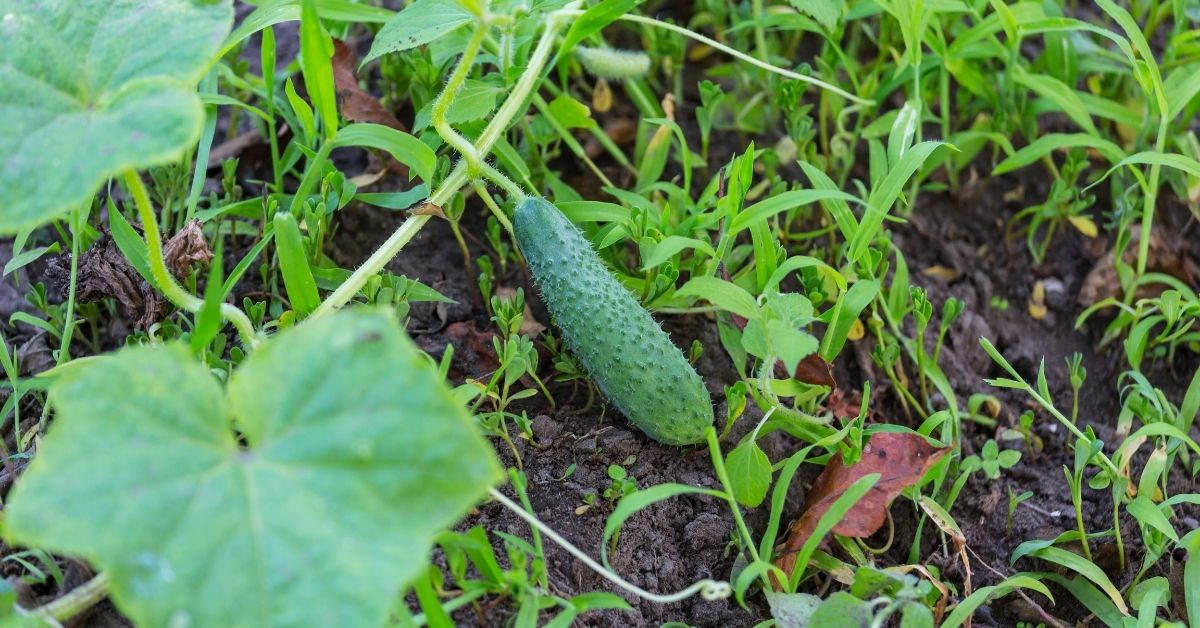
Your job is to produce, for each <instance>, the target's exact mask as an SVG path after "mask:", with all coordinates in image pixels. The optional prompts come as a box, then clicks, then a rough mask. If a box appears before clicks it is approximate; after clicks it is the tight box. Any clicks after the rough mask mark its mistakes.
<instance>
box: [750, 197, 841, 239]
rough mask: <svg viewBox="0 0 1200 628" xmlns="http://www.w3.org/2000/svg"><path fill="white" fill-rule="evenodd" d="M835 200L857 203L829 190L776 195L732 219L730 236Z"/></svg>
mask: <svg viewBox="0 0 1200 628" xmlns="http://www.w3.org/2000/svg"><path fill="white" fill-rule="evenodd" d="M833 199H837V200H840V201H842V202H850V201H857V200H858V199H856V198H855V197H854V196H852V195H850V194H847V193H845V192H843V191H841V190H831V189H814V190H792V191H790V192H784V193H783V194H776V195H775V196H772V197H771V198H768V199H765V200H762V201H759V202H757V203H755V204H753V205H751V206H750V207H747V208H746V209H744V210H742V212H741V213H739V214H738V215H737V218H734V219H733V222H732V223H730V225H729V233H730V235H736V234H738V233H741V232H742V231H743V230H744V229H747V228H749V227H750V226H751V225H753V224H754V223H756V222H758V221H762V220H766V219H768V218H770V217H772V216H774V215H776V214H779V213H781V212H785V211H789V210H792V209H795V208H797V207H802V206H804V205H808V204H810V203H816V202H820V201H829V200H833Z"/></svg>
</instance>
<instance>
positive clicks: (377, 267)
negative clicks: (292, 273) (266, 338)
mask: <svg viewBox="0 0 1200 628" xmlns="http://www.w3.org/2000/svg"><path fill="white" fill-rule="evenodd" d="M577 6H579V2H578V1H576V2H571V3H569V4H567V5H566V7H564V8H563V9H560V10H558V11H555V12H553V13H551V14H550V17H549V19H548V20H547V24H546V29H545V30H544V31H543V32H542V37H541V39H539V40H538V44H537V47H536V48H535V49H534V51H533V54H532V55H531V56H530V58H529V65H528V66H527V67H526V68H525V72H524V73H522V74H521V77H520V78H519V79H518V80H517V84H516V85H515V86H514V87H513V90H512V91H511V92H510V93H509V96H508V98H507V99H505V101H504V104H503V105H501V106H500V110H499V111H497V112H496V115H495V116H493V117H492V119H491V121H490V122H488V125H487V127H486V128H484V130H483V133H481V134H480V135H479V138H478V139H477V140H476V141H475V145H474V147H475V150H476V152H477V153H478V154H480V155H486V154H488V152H489V151H491V149H492V146H494V145H495V143H496V141H497V140H499V139H500V135H501V134H502V133H504V132H505V131H506V130H508V126H509V123H510V122H512V119H513V117H514V116H516V115H517V113H518V112H520V111H521V110H522V109H523V108H524V107H526V102H525V101H526V100H527V99H528V98H529V94H530V92H531V91H533V88H534V86H535V84H536V82H537V81H538V80H539V79H540V78H541V75H542V69H543V68H544V67H545V65H546V61H547V60H548V59H549V58H550V51H551V48H552V47H553V45H554V39H555V37H556V36H557V34H558V31H559V28H560V27H561V25H562V22H563V18H564V17H569V16H573V15H575V14H578V13H580V12H578V11H574V9H575V7H577ZM480 165H481V167H482V174H483V175H484V176H486V177H488V178H489V179H491V180H492V181H495V182H497V184H499V185H500V186H501V187H504V188H505V191H506V192H508V193H509V194H511V195H513V196H514V198H515V199H517V198H520V197H521V195H518V194H514V192H513V189H512V188H515V189H516V191H518V192H519V191H520V188H517V187H516V184H514V183H512V182H511V181H509V180H508V178H507V177H503V175H500V174H499V171H497V170H496V169H495V168H493V167H491V166H490V165H488V164H487V163H485V162H481V163H480ZM497 175H499V176H497ZM472 178H473V177H471V176H469V174H468V168H467V164H466V163H465V162H464V160H463V159H460V160H459V161H458V162H457V163H455V164H454V168H453V169H452V170H451V171H450V174H449V175H448V176H447V177H446V178H445V180H443V181H442V185H441V186H440V187H439V188H438V189H437V191H435V192H434V193H433V195H432V196H430V197H429V202H430V203H432V204H434V205H437V206H439V207H441V206H442V205H444V204H446V203H447V202H448V201H449V200H450V199H451V198H452V197H453V196H454V195H455V194H457V193H458V191H459V190H460V189H461V188H462V187H463V186H464V185H466V184H467V183H469V182H470V180H471V179H472ZM504 182H506V183H504ZM429 218H430V216H429V215H410V216H409V217H408V218H407V219H406V220H405V221H404V222H403V223H402V224H401V225H400V227H399V228H397V229H396V231H395V232H394V233H392V235H391V236H389V237H388V239H387V240H386V241H385V242H384V243H383V244H382V245H381V246H380V247H379V248H378V249H376V250H375V252H374V253H372V254H371V256H370V257H368V258H367V260H366V261H365V262H363V264H362V266H359V267H358V269H357V270H355V271H354V273H352V274H351V275H350V276H349V277H347V278H346V281H344V282H342V285H340V286H338V288H337V289H336V290H334V291H333V293H332V294H330V295H329V296H328V297H326V298H325V301H323V302H322V303H321V305H320V306H319V307H318V308H317V309H316V310H313V313H312V314H311V315H310V316H309V317H308V319H307V320H316V319H318V318H320V317H322V316H325V315H327V314H330V313H332V312H334V311H336V310H337V309H338V308H340V307H342V306H343V305H345V304H347V303H349V302H350V300H351V299H353V298H354V295H356V294H358V291H359V290H361V289H362V287H363V285H365V284H366V283H367V280H368V279H370V278H371V277H373V276H375V274H376V273H378V272H379V271H381V270H383V268H384V267H385V266H387V264H388V262H390V261H392V258H394V257H396V255H397V254H398V253H399V252H400V250H401V249H402V248H404V245H405V244H408V242H409V241H410V240H412V239H413V237H414V236H416V235H417V233H419V232H420V231H421V228H422V227H424V226H425V223H426V222H428V221H429Z"/></svg>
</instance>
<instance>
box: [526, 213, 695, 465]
mask: <svg viewBox="0 0 1200 628" xmlns="http://www.w3.org/2000/svg"><path fill="white" fill-rule="evenodd" d="M513 227H514V231H515V232H516V236H517V244H518V245H520V247H521V251H522V252H523V253H524V254H525V259H526V260H527V261H528V262H529V270H530V272H531V273H532V274H533V278H534V281H535V282H536V283H537V285H538V288H540V289H541V292H542V297H543V299H544V300H545V302H546V307H547V308H549V310H550V313H551V314H552V315H553V316H554V322H555V323H556V324H557V325H558V327H559V329H560V330H562V335H563V338H564V339H565V340H566V341H567V346H568V347H570V349H571V351H572V352H573V353H574V354H575V356H576V357H578V358H579V361H580V362H582V363H583V365H584V367H585V368H587V370H588V373H589V374H590V375H591V376H592V379H593V380H595V382H596V383H597V384H599V386H600V390H602V391H603V392H604V395H605V396H606V397H608V399H609V401H611V402H612V404H613V405H615V406H616V407H617V409H618V410H620V411H621V412H622V413H623V414H624V415H625V416H626V417H628V418H629V420H630V422H632V423H633V424H634V425H636V426H638V427H639V428H641V430H642V431H644V432H646V434H649V435H650V437H651V438H654V439H655V440H658V441H660V442H663V443H667V444H670V445H690V444H694V443H698V442H700V441H702V440H704V430H705V428H707V427H708V426H710V425H712V423H713V409H712V400H711V399H710V398H709V396H708V391H707V390H706V389H705V388H704V382H703V381H702V380H701V379H700V376H699V375H697V374H696V370H695V369H693V368H692V365H691V364H689V363H688V361H687V359H686V358H684V357H683V352H682V351H680V350H679V348H678V347H676V346H675V345H673V344H671V339H670V338H669V337H668V336H667V333H666V332H664V331H663V330H662V328H661V327H659V325H658V323H656V322H654V319H653V318H650V313H649V312H647V311H646V310H645V309H644V308H642V306H641V304H639V303H638V302H637V300H636V299H635V298H634V297H633V295H632V294H630V293H629V291H628V290H626V289H625V287H624V286H622V285H621V284H620V283H619V282H617V280H616V278H615V277H613V276H612V274H610V273H609V272H608V269H606V268H605V267H604V264H603V262H601V261H600V257H599V256H598V255H596V251H595V250H594V249H592V245H591V243H589V242H588V241H587V239H585V238H584V236H583V234H582V233H580V231H579V229H578V228H577V227H575V225H573V224H571V222H570V221H568V220H567V218H566V217H565V216H563V215H562V213H561V212H559V211H558V208H556V207H555V206H554V205H552V204H550V203H549V202H547V201H546V200H544V199H541V198H529V199H526V200H524V201H522V202H521V203H520V204H519V205H517V210H516V212H515V214H514V216H513Z"/></svg>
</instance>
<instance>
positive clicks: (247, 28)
mask: <svg viewBox="0 0 1200 628" xmlns="http://www.w3.org/2000/svg"><path fill="white" fill-rule="evenodd" d="M316 4H317V13H318V14H319V15H320V16H321V19H324V20H333V21H337V22H355V23H368V24H382V23H384V22H387V21H388V20H390V19H392V17H393V16H394V15H396V12H395V11H392V10H390V9H385V8H383V7H376V6H371V5H369V4H360V3H358V2H354V1H353V0H317V3H316ZM299 19H300V3H298V2H296V0H267V2H263V3H261V4H259V5H258V6H257V7H255V9H254V10H253V11H251V12H250V14H249V15H247V16H246V17H245V18H244V19H243V20H242V22H241V23H240V24H239V25H238V27H237V28H236V29H234V30H233V32H232V33H230V34H229V36H228V37H226V38H225V41H224V43H222V44H221V50H220V51H218V52H217V54H216V55H215V56H214V58H217V59H219V58H221V57H224V56H225V53H227V52H229V51H230V50H233V48H234V46H237V45H238V44H239V43H241V42H242V41H243V40H245V39H246V38H248V37H250V36H251V35H253V34H254V33H257V32H258V31H261V30H263V29H266V28H269V27H271V26H274V25H276V24H282V23H283V22H294V21H296V20H299Z"/></svg>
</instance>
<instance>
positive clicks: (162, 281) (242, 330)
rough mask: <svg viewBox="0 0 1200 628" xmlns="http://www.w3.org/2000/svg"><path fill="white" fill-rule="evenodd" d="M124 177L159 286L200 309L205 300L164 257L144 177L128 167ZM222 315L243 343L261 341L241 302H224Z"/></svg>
mask: <svg viewBox="0 0 1200 628" xmlns="http://www.w3.org/2000/svg"><path fill="white" fill-rule="evenodd" d="M122 179H123V181H124V183H125V189H126V191H128V192H129V194H130V195H131V196H132V197H133V202H134V205H135V206H136V207H137V211H138V217H139V218H141V221H142V231H144V232H145V236H146V248H147V249H148V250H149V253H150V255H149V257H150V259H149V263H150V275H151V276H152V277H153V278H154V283H156V284H158V286H157V287H158V289H159V291H160V292H162V294H163V296H165V297H166V298H167V300H169V301H170V302H171V303H174V304H175V305H176V306H178V307H179V308H180V309H183V310H186V311H188V312H199V311H200V308H202V307H204V300H203V299H201V298H199V297H197V296H195V295H193V294H190V293H189V292H188V291H187V290H184V289H183V287H182V286H180V285H179V284H178V283H177V282H176V281H175V277H174V276H173V275H172V274H171V271H169V270H167V263H166V261H165V260H163V248H162V236H161V235H160V234H159V232H158V219H157V218H156V217H155V216H154V207H153V206H151V204H150V197H149V196H148V195H147V194H146V186H145V185H144V184H143V183H142V178H141V177H140V176H139V175H138V173H137V171H136V170H126V171H125V173H124V174H123V175H122ZM221 316H222V317H224V318H225V319H226V320H228V321H229V322H231V323H233V326H234V327H236V328H237V330H238V335H240V336H241V337H242V344H244V345H245V346H246V347H247V348H253V347H254V346H255V345H256V344H257V343H258V338H257V335H256V334H255V333H254V326H253V325H252V324H251V323H250V318H249V317H248V316H246V313H245V312H243V311H242V310H240V309H238V308H237V306H234V305H231V304H229V303H222V304H221Z"/></svg>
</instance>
